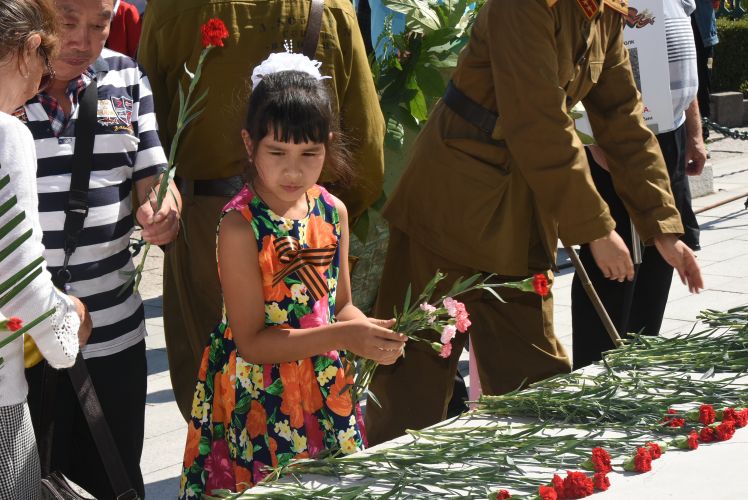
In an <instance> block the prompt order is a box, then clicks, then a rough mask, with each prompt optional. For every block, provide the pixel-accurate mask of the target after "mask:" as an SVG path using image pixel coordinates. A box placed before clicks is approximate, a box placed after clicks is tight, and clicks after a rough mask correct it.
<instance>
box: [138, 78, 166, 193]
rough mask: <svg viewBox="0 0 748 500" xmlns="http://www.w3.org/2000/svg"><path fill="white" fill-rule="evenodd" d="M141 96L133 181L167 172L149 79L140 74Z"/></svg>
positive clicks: (139, 99)
mask: <svg viewBox="0 0 748 500" xmlns="http://www.w3.org/2000/svg"><path fill="white" fill-rule="evenodd" d="M138 86H139V89H140V94H139V98H138V108H137V120H138V139H139V141H140V142H138V154H137V156H136V158H135V171H134V173H133V180H135V181H138V180H140V179H144V178H146V177H151V176H154V175H159V174H161V173H162V172H163V171H165V170H166V168H167V164H166V155H165V154H164V149H163V148H162V147H161V140H160V139H159V137H158V126H157V125H156V112H155V110H154V107H153V94H152V93H151V85H150V83H149V82H148V77H147V76H145V74H143V73H142V72H141V73H140V82H139V85H138Z"/></svg>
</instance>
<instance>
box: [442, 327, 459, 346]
mask: <svg viewBox="0 0 748 500" xmlns="http://www.w3.org/2000/svg"><path fill="white" fill-rule="evenodd" d="M455 334H457V328H456V327H455V326H454V325H447V326H445V327H444V330H442V337H441V339H440V340H441V343H442V344H449V343H450V342H452V339H453V338H455Z"/></svg>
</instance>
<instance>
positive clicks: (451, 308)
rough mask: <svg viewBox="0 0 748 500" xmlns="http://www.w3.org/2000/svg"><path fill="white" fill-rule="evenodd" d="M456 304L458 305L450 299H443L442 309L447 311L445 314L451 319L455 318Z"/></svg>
mask: <svg viewBox="0 0 748 500" xmlns="http://www.w3.org/2000/svg"><path fill="white" fill-rule="evenodd" d="M457 304H459V302H457V301H456V300H455V299H453V298H452V297H447V298H446V299H444V308H445V309H446V310H447V314H449V315H450V316H452V317H453V318H456V317H457Z"/></svg>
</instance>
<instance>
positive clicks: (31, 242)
mask: <svg viewBox="0 0 748 500" xmlns="http://www.w3.org/2000/svg"><path fill="white" fill-rule="evenodd" d="M6 176H9V178H10V184H8V185H7V186H5V187H4V188H2V189H0V206H2V205H3V204H5V203H6V202H8V201H9V200H11V199H12V198H13V197H14V196H15V198H16V199H17V202H16V205H15V206H14V207H12V208H11V209H10V210H8V211H7V212H6V213H5V214H3V215H0V227H1V226H4V225H5V224H7V223H8V222H9V221H11V220H13V219H14V218H15V217H17V216H18V214H20V213H25V218H24V219H23V221H22V222H21V223H20V224H19V225H17V226H16V227H15V228H14V229H12V230H11V231H10V233H8V234H7V235H5V237H3V238H1V239H0V249H4V248H7V247H8V246H9V245H10V244H11V243H12V242H14V241H15V240H16V239H18V238H19V237H20V236H21V235H23V234H24V233H26V232H27V231H29V230H31V231H32V234H31V237H30V238H28V239H26V240H25V241H24V242H23V243H22V244H21V246H20V247H19V248H17V249H16V250H15V251H13V252H12V253H11V254H10V255H9V256H8V257H7V258H6V259H5V260H3V261H2V263H0V283H3V282H5V281H6V280H8V279H9V278H10V277H11V276H13V275H14V274H16V273H17V272H18V271H19V270H21V269H22V268H23V267H25V266H26V265H28V264H30V263H31V262H32V261H34V260H36V259H37V258H38V257H40V256H41V255H42V252H43V251H44V246H43V245H42V229H41V226H40V225H39V212H38V209H37V203H38V202H37V194H36V153H35V148H34V140H33V138H32V136H31V132H29V130H28V129H27V128H26V127H25V126H24V125H23V124H22V123H21V122H20V121H19V120H18V119H17V118H15V117H13V116H10V115H8V114H6V113H2V112H0V179H3V178H5V177H6ZM52 308H55V309H56V313H55V314H53V315H52V316H51V317H49V318H47V319H46V320H44V321H43V322H41V323H40V324H39V325H37V326H36V327H34V328H32V329H31V330H30V331H29V332H28V333H29V334H30V335H31V336H32V338H33V339H34V341H35V342H36V345H37V347H38V348H39V351H40V352H41V353H42V355H43V356H44V357H45V358H46V359H47V361H49V363H50V364H51V365H52V366H53V367H55V368H67V367H69V366H72V365H73V363H74V362H75V357H76V355H77V354H78V327H79V325H80V321H79V319H78V315H77V314H76V312H75V307H74V305H73V302H72V301H71V300H70V299H69V298H68V297H67V296H66V295H64V294H63V293H61V292H60V291H59V290H57V289H56V288H55V287H54V285H53V284H52V277H51V275H50V274H49V272H48V271H47V269H46V263H42V273H41V274H40V275H39V276H37V277H36V278H35V279H34V280H33V281H32V282H31V283H29V285H28V286H26V287H25V288H24V289H23V290H22V291H21V292H20V293H19V294H18V295H16V296H15V297H14V298H13V299H12V300H10V301H9V302H8V303H7V304H5V305H4V306H2V308H0V313H2V314H3V316H5V317H8V318H9V317H11V316H17V317H19V318H21V320H23V322H24V323H25V324H26V323H29V322H31V321H32V320H34V319H35V318H37V317H39V316H41V315H42V314H44V313H45V312H47V311H49V310H50V309H52ZM7 334H8V333H7V332H2V333H0V336H2V337H3V338H4V337H5V336H6V335H7ZM0 357H2V358H3V364H2V365H0V406H10V405H15V404H19V403H23V402H24V401H25V400H26V394H27V392H28V386H27V385H26V377H25V376H24V372H23V370H24V367H23V338H18V339H16V340H15V341H13V342H11V343H10V344H8V345H7V346H5V347H4V348H2V349H0Z"/></svg>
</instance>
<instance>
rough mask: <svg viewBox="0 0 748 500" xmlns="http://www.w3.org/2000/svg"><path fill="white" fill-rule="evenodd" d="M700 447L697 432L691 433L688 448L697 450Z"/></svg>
mask: <svg viewBox="0 0 748 500" xmlns="http://www.w3.org/2000/svg"><path fill="white" fill-rule="evenodd" d="M698 447H699V435H698V434H696V431H691V433H690V434H689V435H688V448H689V449H691V450H695V449H696V448H698Z"/></svg>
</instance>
